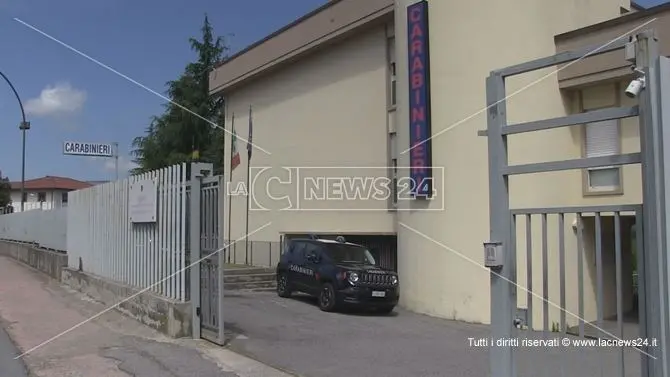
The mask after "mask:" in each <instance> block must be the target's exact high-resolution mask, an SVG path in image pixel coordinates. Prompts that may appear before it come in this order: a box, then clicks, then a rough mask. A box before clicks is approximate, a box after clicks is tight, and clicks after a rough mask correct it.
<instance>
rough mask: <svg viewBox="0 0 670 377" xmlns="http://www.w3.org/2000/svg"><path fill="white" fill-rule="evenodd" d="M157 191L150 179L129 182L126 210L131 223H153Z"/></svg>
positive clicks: (154, 183)
mask: <svg viewBox="0 0 670 377" xmlns="http://www.w3.org/2000/svg"><path fill="white" fill-rule="evenodd" d="M157 199H158V191H157V189H156V182H154V181H153V180H152V179H146V180H141V181H137V182H134V183H131V184H130V192H129V195H128V212H129V214H130V222H132V223H155V222H156V209H157V208H158V206H157V204H158V203H157Z"/></svg>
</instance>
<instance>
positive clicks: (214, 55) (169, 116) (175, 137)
mask: <svg viewBox="0 0 670 377" xmlns="http://www.w3.org/2000/svg"><path fill="white" fill-rule="evenodd" d="M201 33H202V35H201V40H198V39H196V38H190V39H189V42H190V45H191V49H192V50H193V51H194V52H195V53H196V55H197V59H196V60H195V61H194V62H191V63H189V64H187V65H186V67H185V69H184V72H183V73H182V74H181V76H180V77H179V78H178V79H176V80H174V81H169V82H168V83H167V93H166V96H167V97H168V98H170V100H171V102H170V103H167V104H166V105H165V111H164V112H163V114H161V115H159V116H154V117H153V118H152V119H151V121H150V123H149V126H148V127H146V129H145V133H144V135H142V136H138V137H136V138H135V139H134V140H133V143H132V145H133V151H132V156H133V159H134V162H135V163H136V164H137V166H138V167H137V168H136V169H134V170H133V172H132V173H133V174H139V173H142V172H146V171H149V170H154V169H159V168H162V167H165V166H170V165H173V164H178V163H182V162H186V161H191V160H192V159H193V158H194V156H193V152H194V151H197V152H198V153H199V155H200V156H199V158H198V160H199V161H204V162H211V163H213V164H214V168H215V171H216V173H221V172H222V169H223V167H224V166H225V164H224V163H223V162H224V161H223V148H224V145H225V141H224V133H223V131H222V130H221V128H219V127H217V126H216V125H219V126H222V125H223V119H224V114H223V99H222V98H220V97H212V96H210V95H209V72H210V71H211V70H212V69H213V68H214V66H215V65H216V64H217V63H218V62H220V61H222V60H225V59H226V58H227V55H226V54H227V52H228V51H229V49H228V46H227V44H226V43H225V39H224V38H223V37H215V36H214V33H213V30H212V26H211V24H210V23H209V20H208V18H207V15H205V20H204V22H203V26H202V29H201ZM186 109H188V110H186ZM195 114H197V115H195Z"/></svg>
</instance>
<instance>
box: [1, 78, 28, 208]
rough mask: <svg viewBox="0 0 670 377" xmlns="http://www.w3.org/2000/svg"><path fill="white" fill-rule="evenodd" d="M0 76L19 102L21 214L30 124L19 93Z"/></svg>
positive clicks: (9, 82)
mask: <svg viewBox="0 0 670 377" xmlns="http://www.w3.org/2000/svg"><path fill="white" fill-rule="evenodd" d="M0 76H2V78H3V79H5V81H7V84H9V87H10V88H12V92H14V95H15V96H16V100H17V101H19V107H20V108H21V124H19V130H21V133H22V138H23V142H22V147H21V212H23V209H24V201H23V195H24V193H25V189H26V130H29V129H30V122H28V121H26V113H25V111H23V102H21V97H19V93H18V92H17V91H16V89H15V88H14V85H12V82H11V81H9V79H8V78H7V76H5V74H4V73H2V72H0Z"/></svg>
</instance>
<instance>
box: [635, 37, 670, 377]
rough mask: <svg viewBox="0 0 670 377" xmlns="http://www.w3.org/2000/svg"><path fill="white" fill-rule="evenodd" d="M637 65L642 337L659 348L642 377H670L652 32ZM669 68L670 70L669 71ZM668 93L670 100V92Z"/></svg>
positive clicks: (642, 41)
mask: <svg viewBox="0 0 670 377" xmlns="http://www.w3.org/2000/svg"><path fill="white" fill-rule="evenodd" d="M636 44H637V46H636V54H635V64H636V66H637V67H638V68H640V69H642V70H643V72H644V75H645V83H646V88H645V89H644V90H642V91H641V92H640V94H639V106H640V118H639V119H640V147H641V151H642V182H643V187H642V190H643V194H642V195H643V198H644V199H643V202H644V230H643V237H644V276H642V279H643V280H644V286H645V289H644V294H645V295H646V297H645V300H644V302H645V305H646V307H645V310H644V315H645V318H644V320H643V321H641V326H640V337H641V338H643V339H656V340H657V341H658V342H659V344H657V345H652V344H650V345H649V346H644V347H642V349H643V350H644V351H645V352H646V353H647V354H650V355H652V356H653V357H643V358H642V376H649V377H668V376H669V373H670V371H669V370H668V369H669V368H670V365H668V358H669V356H668V353H667V348H666V346H667V334H668V328H667V327H668V325H670V324H669V323H668V318H667V317H668V313H667V306H666V303H667V300H668V297H667V294H668V285H667V270H668V266H667V259H666V257H664V256H665V255H667V245H668V243H667V238H668V230H667V229H666V224H667V211H668V208H667V203H666V200H665V199H666V198H665V190H666V187H665V179H666V178H665V176H666V174H665V168H664V161H663V159H664V157H665V156H664V146H665V144H666V143H665V141H664V138H663V136H664V135H663V122H662V117H663V115H664V114H663V109H662V107H663V106H662V103H661V102H660V99H661V95H662V89H663V87H664V86H666V85H664V82H665V81H667V77H666V78H663V77H661V76H660V74H659V69H660V63H661V61H660V60H659V51H658V41H657V39H656V37H655V34H654V33H653V32H652V31H648V32H644V33H640V34H638V35H637V43H636ZM666 68H667V65H666ZM666 90H667V89H666ZM667 93H669V94H670V91H668V92H667Z"/></svg>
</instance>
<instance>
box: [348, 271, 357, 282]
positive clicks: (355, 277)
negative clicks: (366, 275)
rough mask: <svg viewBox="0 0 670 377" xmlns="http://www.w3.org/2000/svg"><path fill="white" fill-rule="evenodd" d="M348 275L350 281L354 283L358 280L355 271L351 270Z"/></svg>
mask: <svg viewBox="0 0 670 377" xmlns="http://www.w3.org/2000/svg"><path fill="white" fill-rule="evenodd" d="M347 275H349V281H350V282H352V283H355V282H357V281H358V274H357V273H355V272H350V273H348V274H347Z"/></svg>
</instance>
